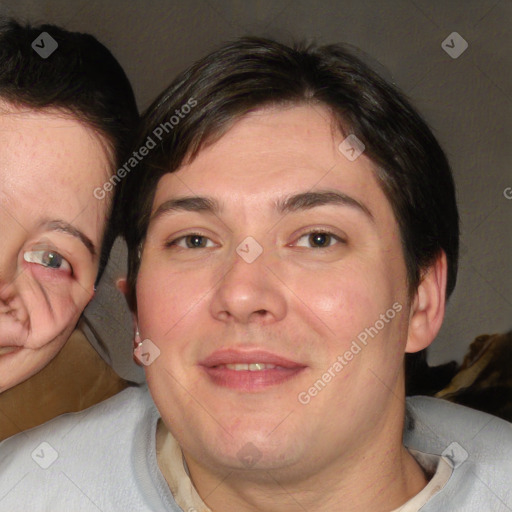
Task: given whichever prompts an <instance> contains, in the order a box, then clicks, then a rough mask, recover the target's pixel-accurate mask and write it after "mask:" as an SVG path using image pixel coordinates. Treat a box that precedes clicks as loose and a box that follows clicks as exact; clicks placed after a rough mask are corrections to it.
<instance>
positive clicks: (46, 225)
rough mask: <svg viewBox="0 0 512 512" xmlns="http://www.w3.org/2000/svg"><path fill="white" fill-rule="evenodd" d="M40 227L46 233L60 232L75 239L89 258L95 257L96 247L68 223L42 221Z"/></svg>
mask: <svg viewBox="0 0 512 512" xmlns="http://www.w3.org/2000/svg"><path fill="white" fill-rule="evenodd" d="M41 227H42V228H43V229H45V230H46V231H60V232H61V233H66V234H67V235H71V236H73V237H75V238H77V239H78V240H80V242H82V243H83V244H84V245H85V247H86V248H87V250H88V251H89V252H90V253H91V256H93V257H94V256H96V247H95V245H94V243H93V242H92V240H91V239H90V238H89V237H88V236H87V235H86V234H84V233H83V232H82V231H80V230H79V229H78V228H76V227H75V226H73V225H72V224H70V223H69V222H65V221H63V220H48V221H44V222H43V223H42V224H41Z"/></svg>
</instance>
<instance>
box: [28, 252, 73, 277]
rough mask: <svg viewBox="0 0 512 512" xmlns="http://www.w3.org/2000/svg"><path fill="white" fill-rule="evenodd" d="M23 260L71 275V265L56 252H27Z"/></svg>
mask: <svg viewBox="0 0 512 512" xmlns="http://www.w3.org/2000/svg"><path fill="white" fill-rule="evenodd" d="M23 259H24V260H25V261H27V262H28V263H36V264H37V265H42V266H43V267H46V268H51V269H55V270H65V271H67V272H70V273H71V265H70V264H69V263H68V262H67V261H66V260H65V259H64V258H63V257H62V256H61V255H60V254H59V253H58V252H56V251H49V250H46V251H26V252H25V253H24V254H23Z"/></svg>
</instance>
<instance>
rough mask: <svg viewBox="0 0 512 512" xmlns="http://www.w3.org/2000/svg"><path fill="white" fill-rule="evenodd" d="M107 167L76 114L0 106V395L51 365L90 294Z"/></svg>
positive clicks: (103, 155)
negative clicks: (97, 190) (96, 194)
mask: <svg viewBox="0 0 512 512" xmlns="http://www.w3.org/2000/svg"><path fill="white" fill-rule="evenodd" d="M109 169H110V163H109V158H108V154H107V150H106V146H105V145H104V144H102V141H101V139H100V136H99V135H98V134H97V133H96V132H95V131H94V130H92V129H91V128H89V127H87V126H85V125H84V124H83V123H81V122H80V121H78V120H77V119H75V118H73V117H71V116H68V115H63V114H62V113H59V112H57V111H53V110H52V111H50V110H43V111H37V112H36V111H33V110H30V109H28V108H18V107H13V106H12V105H10V104H8V103H5V102H1V103H0V226H1V228H0V230H1V231H0V240H1V250H0V392H2V391H5V390H6V389H8V388H10V387H12V386H15V385H16V384H18V383H20V382H22V381H24V380H25V379H27V378H29V377H30V376H32V375H34V374H35V373H37V372H38V371H39V370H41V369H42V368H44V366H46V365H47V364H48V363H49V362H50V361H51V359H52V358H53V357H54V356H55V355H56V354H57V353H58V352H59V350H60V349H61V348H62V346H63V345H64V343H65V342H66V340H67V339H68V337H69V335H70V334H71V332H72V331H73V329H74V327H75V325H76V323H77V321H78V318H79V316H80V314H81V313H82V311H83V310H84V308H85V306H86V305H87V303H88V302H89V301H90V300H91V298H92V296H93V294H94V281H95V278H96V273H97V270H98V262H99V252H100V245H101V241H102V236H103V231H104V226H105V222H106V215H107V211H108V201H109V199H110V198H108V197H107V198H105V199H103V200H101V201H100V200H98V199H95V197H94V196H93V190H94V189H95V188H96V187H98V186H102V185H103V183H104V182H105V181H106V180H107V179H108V177H109Z"/></svg>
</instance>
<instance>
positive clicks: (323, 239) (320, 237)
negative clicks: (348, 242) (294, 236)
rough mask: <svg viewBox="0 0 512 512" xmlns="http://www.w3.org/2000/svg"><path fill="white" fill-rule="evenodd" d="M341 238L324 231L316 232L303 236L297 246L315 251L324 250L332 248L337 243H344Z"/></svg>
mask: <svg viewBox="0 0 512 512" xmlns="http://www.w3.org/2000/svg"><path fill="white" fill-rule="evenodd" d="M301 240H303V242H301ZM342 241H343V240H341V238H339V237H337V236H336V235H333V234H332V233H324V232H322V231H314V232H311V233H306V234H305V235H302V236H301V237H300V238H299V240H298V241H297V243H296V245H298V246H299V247H312V248H314V249H324V248H326V247H331V246H332V245H334V244H335V243H336V242H342Z"/></svg>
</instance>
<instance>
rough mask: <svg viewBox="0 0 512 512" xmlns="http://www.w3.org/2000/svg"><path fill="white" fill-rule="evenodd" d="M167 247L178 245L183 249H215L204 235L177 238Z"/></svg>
mask: <svg viewBox="0 0 512 512" xmlns="http://www.w3.org/2000/svg"><path fill="white" fill-rule="evenodd" d="M166 245H167V247H171V246H173V245H177V246H178V247H182V248H183V249H204V248H206V247H214V246H215V244H214V243H213V242H212V241H211V240H210V239H209V238H207V237H205V236H203V235H197V234H191V235H186V236H182V237H180V238H176V240H173V241H172V242H169V243H167V244H166Z"/></svg>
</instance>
